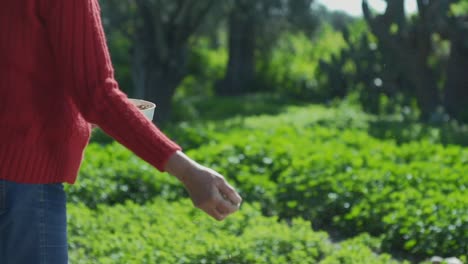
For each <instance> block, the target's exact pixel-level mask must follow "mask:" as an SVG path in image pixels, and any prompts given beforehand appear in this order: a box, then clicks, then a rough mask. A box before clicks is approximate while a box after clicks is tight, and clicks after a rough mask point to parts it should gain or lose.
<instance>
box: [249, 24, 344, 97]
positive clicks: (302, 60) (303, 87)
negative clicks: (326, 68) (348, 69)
mask: <svg viewBox="0 0 468 264" xmlns="http://www.w3.org/2000/svg"><path fill="white" fill-rule="evenodd" d="M344 46H345V42H344V40H343V38H342V37H341V36H340V34H339V33H337V32H336V31H334V30H333V29H332V28H331V27H330V26H325V27H324V28H323V29H322V31H321V32H320V34H319V36H318V37H317V38H316V39H314V40H311V39H310V38H308V37H307V36H305V35H303V34H284V35H283V36H281V38H280V39H279V40H278V43H277V44H276V47H275V49H273V50H272V51H271V54H269V58H268V59H263V60H262V61H259V62H257V71H258V76H259V79H260V80H259V82H260V83H259V85H260V86H263V87H266V88H265V90H270V91H271V90H276V91H279V92H280V93H282V94H285V95H288V96H292V97H296V98H301V99H305V98H309V99H310V98H325V96H326V95H327V91H326V89H324V87H319V86H318V80H317V76H316V71H317V68H318V62H319V59H321V58H323V59H325V60H327V59H329V58H330V56H331V55H332V54H334V53H336V52H339V50H340V49H341V48H343V47H344Z"/></svg>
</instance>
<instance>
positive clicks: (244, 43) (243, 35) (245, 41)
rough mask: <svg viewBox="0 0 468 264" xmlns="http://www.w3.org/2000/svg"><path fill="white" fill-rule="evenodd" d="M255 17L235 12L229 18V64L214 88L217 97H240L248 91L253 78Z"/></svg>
mask: <svg viewBox="0 0 468 264" xmlns="http://www.w3.org/2000/svg"><path fill="white" fill-rule="evenodd" d="M254 28H255V17H254V15H253V13H252V12H251V11H250V12H244V10H235V11H233V12H232V13H231V14H230V17H229V62H228V66H227V70H226V75H225V77H224V79H223V80H222V81H220V82H219V83H218V84H217V85H216V86H217V87H216V92H217V94H219V95H240V94H245V93H246V92H248V91H249V90H250V88H251V87H252V85H253V81H254V78H255V29H254Z"/></svg>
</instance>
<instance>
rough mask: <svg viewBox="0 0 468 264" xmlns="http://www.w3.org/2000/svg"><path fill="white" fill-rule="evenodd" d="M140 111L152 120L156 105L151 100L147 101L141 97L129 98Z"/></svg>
mask: <svg viewBox="0 0 468 264" xmlns="http://www.w3.org/2000/svg"><path fill="white" fill-rule="evenodd" d="M129 100H130V102H132V103H133V104H134V105H135V106H136V107H138V109H140V111H141V112H142V113H143V114H144V115H145V116H146V117H147V118H148V119H149V120H153V117H154V109H156V105H155V104H154V103H152V102H148V101H145V100H141V99H132V98H130V99H129Z"/></svg>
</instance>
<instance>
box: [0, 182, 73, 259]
mask: <svg viewBox="0 0 468 264" xmlns="http://www.w3.org/2000/svg"><path fill="white" fill-rule="evenodd" d="M0 263H1V264H66V263H68V246H67V217H66V197H65V192H64V190H63V185H62V184H60V183H59V184H19V183H14V182H10V181H5V180H0Z"/></svg>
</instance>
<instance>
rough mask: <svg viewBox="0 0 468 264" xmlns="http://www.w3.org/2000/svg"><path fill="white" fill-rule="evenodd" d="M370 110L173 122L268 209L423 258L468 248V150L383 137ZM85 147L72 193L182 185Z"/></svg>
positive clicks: (176, 192)
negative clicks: (373, 128)
mask: <svg viewBox="0 0 468 264" xmlns="http://www.w3.org/2000/svg"><path fill="white" fill-rule="evenodd" d="M372 120H373V117H372V116H369V115H365V114H363V113H362V112H361V111H360V110H359V109H358V108H355V107H353V106H352V105H349V104H348V103H342V104H339V105H338V106H335V107H333V108H324V107H322V106H315V105H312V106H307V107H289V108H285V110H284V112H283V113H281V114H278V115H275V116H267V115H262V116H252V117H247V118H233V119H229V120H225V121H218V122H210V123H209V124H208V125H206V126H204V125H199V126H192V125H190V124H189V123H186V124H184V125H183V126H182V125H181V126H179V128H180V130H179V131H177V129H175V130H174V131H176V133H178V134H176V135H177V136H178V137H179V141H180V142H184V144H185V145H188V146H189V149H190V151H188V154H189V155H190V156H192V157H193V158H195V159H196V160H198V161H200V162H201V163H202V164H205V165H208V166H210V167H212V168H214V169H215V170H218V171H220V172H221V173H222V174H223V175H225V176H226V178H227V179H228V180H229V181H231V182H233V183H234V186H235V187H236V188H237V189H238V190H239V191H240V192H241V194H242V196H243V197H244V199H245V200H246V201H255V202H258V203H259V204H260V207H261V210H262V212H263V213H264V214H266V215H277V216H279V217H281V218H283V219H294V218H296V217H298V216H300V217H303V218H305V219H307V220H310V221H312V223H313V225H314V226H315V227H317V228H324V229H333V230H334V231H338V232H339V233H340V234H341V235H346V236H348V237H349V236H355V235H357V234H359V233H361V232H367V233H370V234H371V235H374V236H382V238H383V249H385V250H386V251H392V252H397V251H398V252H399V251H402V252H406V253H409V254H411V255H412V256H415V257H416V258H419V259H421V258H423V257H426V256H430V255H433V254H439V255H447V256H448V255H456V256H463V255H466V252H468V248H467V241H468V233H467V230H468V227H467V225H468V215H467V214H466V213H465V212H467V211H468V200H467V198H466V192H467V191H466V188H467V186H468V177H467V176H466V174H465V173H464V172H466V171H467V170H468V150H467V149H466V148H462V147H458V146H442V145H440V144H437V143H436V142H438V140H437V139H434V138H433V139H431V140H415V141H412V142H410V143H405V144H401V143H402V142H399V141H398V140H385V141H383V140H378V139H376V138H373V137H370V136H369V134H368V132H367V130H368V129H369V127H370V126H369V122H372ZM184 135H187V138H184ZM409 135H411V132H409ZM397 143H400V144H397ZM184 144H182V146H184ZM88 151H89V152H87V155H86V157H87V158H86V161H85V163H84V165H83V168H82V171H81V175H80V179H79V182H78V185H77V188H75V187H74V188H75V189H72V188H70V189H69V191H70V193H71V200H72V201H77V202H78V201H82V202H84V203H86V204H87V205H88V206H91V207H95V206H96V204H98V203H106V204H116V203H123V202H124V201H125V200H128V199H131V200H133V201H135V202H137V203H144V202H145V201H148V200H151V199H152V198H154V197H156V196H161V197H164V198H166V199H169V200H177V199H179V198H180V197H184V195H185V192H184V191H183V188H182V187H181V186H180V184H179V183H178V182H177V180H176V179H175V178H172V177H170V176H168V175H165V174H159V173H157V172H156V171H155V170H154V169H152V168H150V167H149V165H146V164H145V163H144V162H142V161H140V160H139V159H138V158H136V157H135V156H134V155H132V154H131V153H130V152H129V151H124V150H123V148H122V147H119V146H117V145H110V146H108V147H99V146H97V145H93V146H90V148H89V149H88ZM122 161H125V162H122ZM153 175H154V176H156V177H154V176H153ZM126 190H128V191H126Z"/></svg>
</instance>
